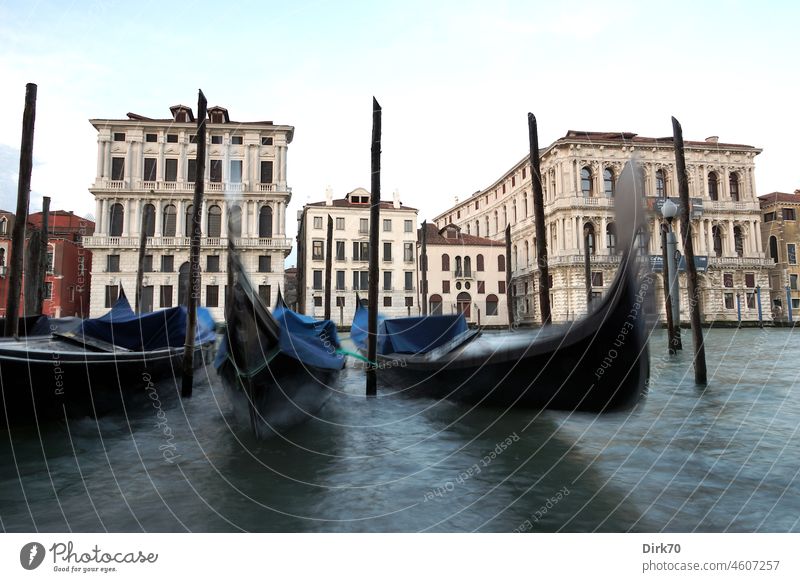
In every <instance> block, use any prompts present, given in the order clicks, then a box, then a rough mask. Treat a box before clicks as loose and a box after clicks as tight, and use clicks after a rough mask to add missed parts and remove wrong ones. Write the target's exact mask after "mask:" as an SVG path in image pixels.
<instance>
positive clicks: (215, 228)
mask: <svg viewBox="0 0 800 582" xmlns="http://www.w3.org/2000/svg"><path fill="white" fill-rule="evenodd" d="M206 230H207V232H208V234H207V235H206V236H208V237H212V238H219V237H220V236H222V209H221V208H220V207H219V206H217V205H216V204H214V205H213V206H210V207H209V208H208V228H206Z"/></svg>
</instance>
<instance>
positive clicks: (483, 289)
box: [478, 281, 486, 295]
mask: <svg viewBox="0 0 800 582" xmlns="http://www.w3.org/2000/svg"><path fill="white" fill-rule="evenodd" d="M478 294H479V295H485V294H486V281H478Z"/></svg>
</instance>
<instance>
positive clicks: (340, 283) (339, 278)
mask: <svg viewBox="0 0 800 582" xmlns="http://www.w3.org/2000/svg"><path fill="white" fill-rule="evenodd" d="M336 290H337V291H344V290H345V289H344V271H336Z"/></svg>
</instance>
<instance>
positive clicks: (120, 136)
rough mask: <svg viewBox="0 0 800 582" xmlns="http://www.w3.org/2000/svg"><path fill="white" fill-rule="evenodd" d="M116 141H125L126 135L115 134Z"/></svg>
mask: <svg viewBox="0 0 800 582" xmlns="http://www.w3.org/2000/svg"><path fill="white" fill-rule="evenodd" d="M114 141H125V134H124V133H115V134H114Z"/></svg>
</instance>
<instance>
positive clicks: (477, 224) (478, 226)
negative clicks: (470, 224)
mask: <svg viewBox="0 0 800 582" xmlns="http://www.w3.org/2000/svg"><path fill="white" fill-rule="evenodd" d="M475 236H481V221H480V220H476V221H475Z"/></svg>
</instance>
